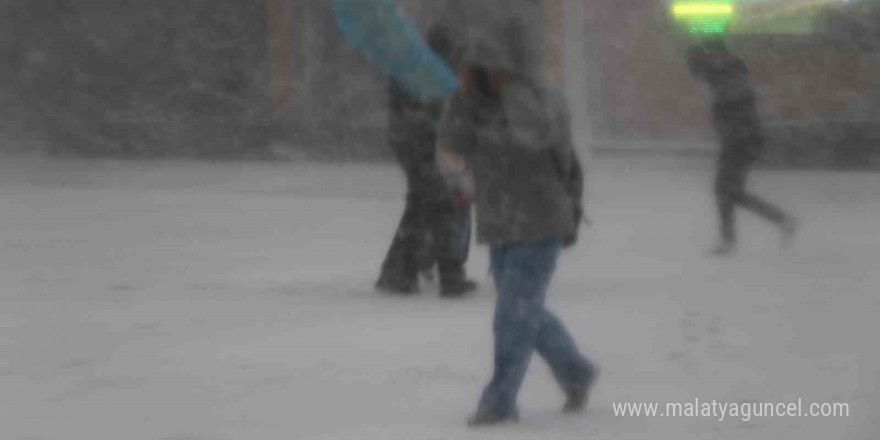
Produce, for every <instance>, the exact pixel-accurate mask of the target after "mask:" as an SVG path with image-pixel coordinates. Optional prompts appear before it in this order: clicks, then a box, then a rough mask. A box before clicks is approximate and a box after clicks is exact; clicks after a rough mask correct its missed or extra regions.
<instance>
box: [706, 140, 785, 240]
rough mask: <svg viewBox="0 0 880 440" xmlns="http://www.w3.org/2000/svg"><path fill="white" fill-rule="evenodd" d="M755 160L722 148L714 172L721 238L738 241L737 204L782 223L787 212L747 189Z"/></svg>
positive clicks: (774, 221)
mask: <svg viewBox="0 0 880 440" xmlns="http://www.w3.org/2000/svg"><path fill="white" fill-rule="evenodd" d="M752 163H753V160H752V159H750V158H747V157H737V156H736V155H735V154H731V153H726V152H722V153H721V156H720V157H719V159H718V166H717V170H716V175H715V200H716V202H717V204H718V221H719V227H720V230H721V239H722V240H723V241H724V243H727V244H734V243H736V224H735V223H736V220H735V216H734V208H736V207H737V206H739V207H742V208H744V209H747V210H749V211H752V212H753V213H755V214H757V215H759V216H761V217H763V218H764V219H767V220H769V221H771V222H773V223H775V224H777V225H781V224H782V223H783V222H784V221H785V220H786V219H787V218H788V215H787V214H786V213H785V212H784V211H782V210H781V209H780V208H779V207H777V206H775V205H773V204H771V203H769V202H767V201H765V200H763V199H761V198H759V197H757V196H755V195H753V194H751V193H749V192H747V191H746V189H745V186H746V177H747V176H748V173H749V170H750V169H751V167H752Z"/></svg>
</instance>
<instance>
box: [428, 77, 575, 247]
mask: <svg viewBox="0 0 880 440" xmlns="http://www.w3.org/2000/svg"><path fill="white" fill-rule="evenodd" d="M439 142H440V144H441V145H443V146H444V147H445V148H448V149H450V150H452V151H455V152H457V153H459V154H461V155H462V156H464V157H465V159H466V160H467V163H468V165H469V167H470V169H471V170H472V172H473V176H474V185H475V203H476V208H477V214H476V216H477V241H479V242H481V243H486V244H504V243H531V242H535V241H538V240H540V239H542V238H546V237H560V238H566V239H568V241H571V240H572V237H573V236H574V235H576V232H577V227H578V224H579V220H580V215H581V214H580V213H581V212H582V209H581V195H582V192H583V176H582V172H581V168H580V164H579V163H578V160H577V156H576V154H575V152H574V149H573V147H572V142H571V134H570V126H569V117H568V113H567V111H566V109H565V105H564V100H563V99H562V98H561V96H559V95H557V94H555V93H553V92H550V91H548V90H546V89H543V88H542V87H540V86H539V85H538V84H536V83H535V82H533V81H531V80H529V79H528V78H527V77H515V78H514V79H512V81H511V82H509V83H508V84H507V85H506V86H505V87H504V88H503V90H502V91H501V92H500V94H499V95H498V96H484V95H481V94H478V93H473V94H466V93H463V92H458V93H457V94H455V95H453V97H452V98H451V100H450V101H449V104H448V106H447V108H446V110H445V112H444V116H443V119H442V121H441V124H440V131H439Z"/></svg>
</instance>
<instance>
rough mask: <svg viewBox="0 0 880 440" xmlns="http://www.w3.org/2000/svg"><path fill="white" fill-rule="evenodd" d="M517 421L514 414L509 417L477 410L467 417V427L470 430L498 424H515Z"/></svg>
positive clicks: (517, 418) (517, 416)
mask: <svg viewBox="0 0 880 440" xmlns="http://www.w3.org/2000/svg"><path fill="white" fill-rule="evenodd" d="M518 421H519V415H518V414H516V413H513V414H510V415H502V414H498V413H495V412H492V411H486V410H483V409H478V410H477V412H475V413H474V414H473V415H472V416H470V417H468V420H467V425H468V426H470V427H472V428H477V427H480V426H492V425H498V424H500V423H515V422H518Z"/></svg>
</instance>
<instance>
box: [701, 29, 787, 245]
mask: <svg viewBox="0 0 880 440" xmlns="http://www.w3.org/2000/svg"><path fill="white" fill-rule="evenodd" d="M687 62H688V68H689V70H690V72H691V74H693V75H694V77H695V78H697V79H698V80H701V81H704V82H706V84H707V85H708V86H709V91H710V93H711V95H712V119H713V123H714V126H715V131H716V133H717V135H718V138H719V141H720V143H721V153H720V154H719V156H718V162H717V170H716V176H715V199H716V203H717V205H718V219H719V229H720V235H721V239H720V242H719V243H718V245H717V246H716V247H715V248H713V249H712V253H713V254H715V255H729V254H731V253H733V252H734V251H735V250H736V239H737V237H736V227H735V219H734V208H735V207H737V206H739V207H742V208H744V209H747V210H749V211H751V212H753V213H755V214H757V215H759V216H761V217H762V218H764V219H766V220H769V221H770V222H772V223H774V224H775V225H777V226H778V227H779V229H780V231H781V233H782V236H783V243H784V244H787V243H788V242H790V241H791V239H792V238H793V236H794V233H795V227H796V222H795V220H794V218H793V217H792V216H791V215H790V214H787V213H786V212H784V211H783V210H782V209H780V208H779V207H777V206H775V205H773V204H771V203H769V202H767V201H765V200H763V199H761V198H759V197H757V196H755V195H753V194H751V193H749V192H747V191H746V188H745V187H746V177H747V176H748V173H749V171H750V170H751V168H752V164H754V162H755V160H756V159H757V158H758V156H759V155H760V153H761V150H762V147H763V146H764V138H763V133H762V130H761V124H760V120H759V118H758V112H757V105H756V101H755V90H754V86H753V84H752V79H751V75H750V74H749V70H748V68H747V67H746V65H745V63H744V62H743V61H742V60H741V59H740V58H738V57H736V56H735V55H733V54H732V53H730V52H729V51H728V50H727V47H726V45H725V44H724V41H723V40H721V39H707V40H704V41H702V42H700V43H698V44H694V45H692V46H691V47H690V48H689V49H688V53H687Z"/></svg>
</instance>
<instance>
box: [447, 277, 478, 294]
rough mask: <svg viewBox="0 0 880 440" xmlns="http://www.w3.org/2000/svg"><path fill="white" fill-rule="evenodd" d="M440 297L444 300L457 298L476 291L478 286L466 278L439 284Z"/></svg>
mask: <svg viewBox="0 0 880 440" xmlns="http://www.w3.org/2000/svg"><path fill="white" fill-rule="evenodd" d="M440 284H441V285H440V295H441V296H443V297H445V298H458V297H462V296H465V295H467V294H468V293H471V292H473V291H474V290H477V288H478V287H479V285H478V284H477V283H476V282H474V281H471V280H469V279H467V278H460V279H456V280H455V281H446V282H442V281H441V283H440Z"/></svg>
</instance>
